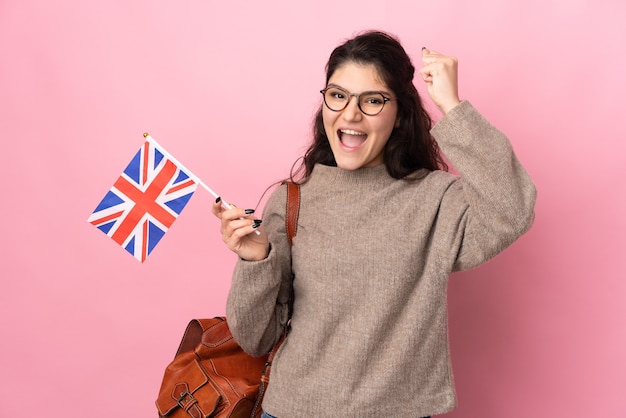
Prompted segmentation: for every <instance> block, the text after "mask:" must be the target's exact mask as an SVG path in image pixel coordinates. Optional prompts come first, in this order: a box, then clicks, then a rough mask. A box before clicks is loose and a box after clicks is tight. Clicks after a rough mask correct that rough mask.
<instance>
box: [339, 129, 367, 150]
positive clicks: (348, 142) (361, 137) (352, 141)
mask: <svg viewBox="0 0 626 418" xmlns="http://www.w3.org/2000/svg"><path fill="white" fill-rule="evenodd" d="M337 134H338V136H339V141H340V142H341V144H342V145H343V146H345V147H346V148H359V147H360V146H361V145H363V143H364V142H365V140H366V139H367V134H366V133H364V132H359V131H354V130H352V129H340V130H339V131H338V132H337Z"/></svg>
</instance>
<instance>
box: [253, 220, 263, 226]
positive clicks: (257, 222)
mask: <svg viewBox="0 0 626 418" xmlns="http://www.w3.org/2000/svg"><path fill="white" fill-rule="evenodd" d="M262 222H263V221H262V220H260V219H255V220H254V223H255V224H256V225H261V223H262Z"/></svg>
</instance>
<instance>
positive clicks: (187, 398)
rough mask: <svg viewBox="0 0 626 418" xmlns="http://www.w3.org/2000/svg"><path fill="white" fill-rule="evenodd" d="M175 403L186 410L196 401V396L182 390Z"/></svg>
mask: <svg viewBox="0 0 626 418" xmlns="http://www.w3.org/2000/svg"><path fill="white" fill-rule="evenodd" d="M176 403H178V406H180V407H181V408H182V409H184V410H187V409H188V408H189V407H190V406H191V405H193V404H194V403H198V401H197V400H196V398H194V397H193V395H192V394H191V393H189V392H188V391H184V392H182V393H181V394H180V396H179V397H178V399H176Z"/></svg>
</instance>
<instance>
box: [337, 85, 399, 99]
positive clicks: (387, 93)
mask: <svg viewBox="0 0 626 418" xmlns="http://www.w3.org/2000/svg"><path fill="white" fill-rule="evenodd" d="M328 87H336V88H338V89H341V90H345V91H347V92H348V93H352V92H351V91H350V90H348V89H347V88H345V87H342V86H340V85H339V84H335V83H329V84H327V85H326V88H328ZM363 93H381V94H382V95H383V96H389V97H393V94H391V93H390V92H388V91H386V90H364V91H362V92H360V93H357V94H363Z"/></svg>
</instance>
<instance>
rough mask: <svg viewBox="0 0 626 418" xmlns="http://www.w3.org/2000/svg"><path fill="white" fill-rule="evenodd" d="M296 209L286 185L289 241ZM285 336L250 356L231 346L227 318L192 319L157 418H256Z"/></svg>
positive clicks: (295, 192)
mask: <svg viewBox="0 0 626 418" xmlns="http://www.w3.org/2000/svg"><path fill="white" fill-rule="evenodd" d="M299 208H300V189H299V186H298V185H297V184H295V183H291V182H288V183H287V216H286V218H285V222H286V226H287V235H288V238H289V242H290V243H291V242H292V239H293V237H294V236H295V234H296V228H297V222H298V213H299ZM284 338H285V336H283V337H282V338H281V340H280V341H279V342H278V343H277V344H276V345H275V346H274V348H273V349H272V351H271V352H270V353H269V354H267V355H265V356H261V357H252V356H250V355H248V354H246V353H245V352H244V351H243V350H242V349H241V347H239V345H238V344H237V343H236V342H235V340H234V339H233V336H232V335H231V333H230V329H229V328H228V323H227V321H226V318H223V317H218V318H211V319H193V320H191V322H189V325H187V329H186V330H185V334H184V335H183V339H182V341H181V343H180V346H179V347H178V351H177V352H176V356H175V357H174V360H173V361H172V362H171V363H170V364H169V365H168V366H167V368H166V369H165V375H164V376H163V382H162V383H161V389H160V391H159V396H158V398H157V400H156V406H157V409H158V412H159V417H161V418H188V417H192V418H209V417H211V418H218V417H219V418H225V417H229V418H243V417H246V418H248V417H252V418H260V416H261V413H262V411H261V401H262V399H263V394H264V393H265V389H266V387H267V384H268V382H269V374H270V370H271V364H272V360H273V358H274V354H275V353H276V351H277V350H278V347H280V344H281V343H282V342H283V340H284ZM259 389H260V390H259Z"/></svg>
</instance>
